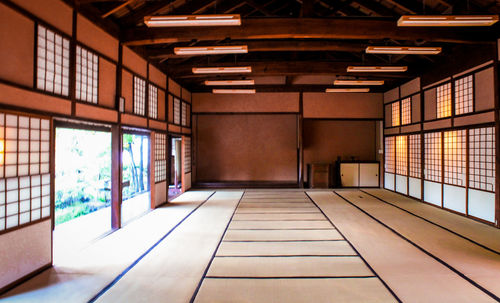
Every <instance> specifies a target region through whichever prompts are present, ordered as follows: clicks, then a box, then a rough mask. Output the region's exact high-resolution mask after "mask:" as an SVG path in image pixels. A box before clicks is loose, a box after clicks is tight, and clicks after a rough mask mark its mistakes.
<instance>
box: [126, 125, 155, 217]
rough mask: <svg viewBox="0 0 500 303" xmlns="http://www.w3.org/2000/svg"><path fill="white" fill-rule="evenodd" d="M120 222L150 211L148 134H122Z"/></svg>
mask: <svg viewBox="0 0 500 303" xmlns="http://www.w3.org/2000/svg"><path fill="white" fill-rule="evenodd" d="M122 140H123V147H122V205H121V222H122V226H124V225H126V224H127V223H128V222H130V221H131V220H132V219H134V218H137V217H139V216H141V215H144V214H145V213H146V212H148V211H149V210H151V192H150V179H149V178H150V174H149V171H150V159H149V158H150V140H149V134H145V133H135V132H134V133H129V132H125V133H123V138H122Z"/></svg>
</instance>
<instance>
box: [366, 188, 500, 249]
mask: <svg viewBox="0 0 500 303" xmlns="http://www.w3.org/2000/svg"><path fill="white" fill-rule="evenodd" d="M363 190H364V191H366V192H367V193H370V194H372V195H374V196H376V197H378V198H380V199H382V200H384V201H386V202H388V203H391V204H393V205H395V206H397V207H400V208H402V209H404V210H406V211H409V212H411V213H412V214H415V215H417V216H420V217H422V218H425V219H427V220H429V221H431V222H433V223H435V224H438V225H440V226H442V227H444V228H447V229H449V230H451V231H453V232H456V233H458V234H460V235H462V236H464V237H467V238H469V239H471V240H473V241H475V242H477V243H480V244H482V245H484V246H486V247H488V248H491V249H493V250H495V251H497V252H500V229H498V228H495V227H493V226H489V225H487V224H484V223H481V222H478V221H475V220H471V219H469V218H466V217H464V216H460V215H458V214H454V213H452V212H449V211H447V210H444V209H439V208H436V207H434V206H431V205H428V204H425V203H422V202H420V201H416V200H415V199H411V198H408V197H405V196H402V195H400V194H396V193H393V192H390V191H388V190H385V189H371V188H370V189H363Z"/></svg>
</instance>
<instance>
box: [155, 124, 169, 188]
mask: <svg viewBox="0 0 500 303" xmlns="http://www.w3.org/2000/svg"><path fill="white" fill-rule="evenodd" d="M166 179H167V135H166V134H162V133H156V134H155V182H162V181H165V180H166Z"/></svg>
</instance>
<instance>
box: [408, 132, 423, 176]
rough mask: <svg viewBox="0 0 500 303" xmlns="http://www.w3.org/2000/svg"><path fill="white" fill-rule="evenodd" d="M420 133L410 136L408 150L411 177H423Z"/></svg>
mask: <svg viewBox="0 0 500 303" xmlns="http://www.w3.org/2000/svg"><path fill="white" fill-rule="evenodd" d="M420 141H421V140H420V135H410V136H408V144H409V146H408V151H409V160H410V165H409V166H410V174H409V175H410V177H413V178H421V177H422V176H421V172H422V167H421V159H420V158H421V156H420V155H421V150H420V146H421V144H420Z"/></svg>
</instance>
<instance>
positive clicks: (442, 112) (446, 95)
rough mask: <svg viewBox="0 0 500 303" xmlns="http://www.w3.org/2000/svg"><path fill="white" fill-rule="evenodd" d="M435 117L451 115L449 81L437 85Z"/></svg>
mask: <svg viewBox="0 0 500 303" xmlns="http://www.w3.org/2000/svg"><path fill="white" fill-rule="evenodd" d="M436 91H437V96H436V98H437V102H436V103H437V117H438V119H439V118H445V117H450V116H451V83H446V84H443V85H441V86H438V87H437V90H436Z"/></svg>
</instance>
